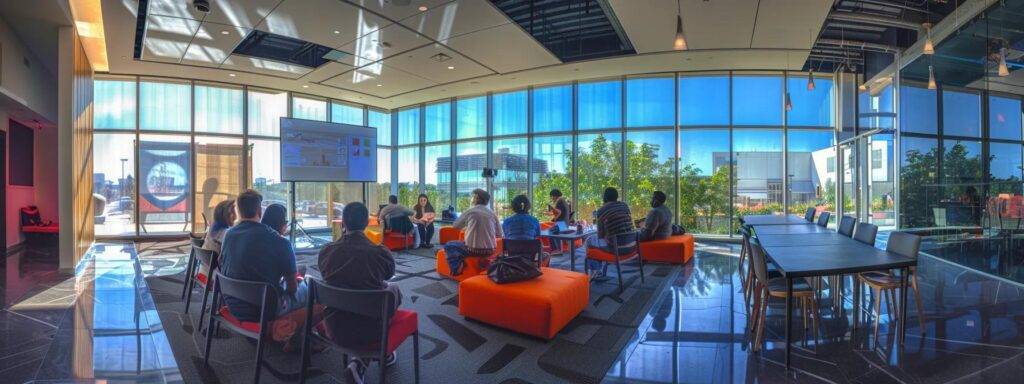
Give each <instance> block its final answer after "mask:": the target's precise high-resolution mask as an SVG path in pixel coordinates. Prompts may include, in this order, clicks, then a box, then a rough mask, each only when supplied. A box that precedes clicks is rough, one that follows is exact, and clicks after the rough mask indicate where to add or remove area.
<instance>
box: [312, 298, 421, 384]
mask: <svg viewBox="0 0 1024 384" xmlns="http://www.w3.org/2000/svg"><path fill="white" fill-rule="evenodd" d="M306 281H307V284H309V299H308V300H307V302H306V324H313V307H314V305H322V306H324V308H325V309H335V310H339V311H343V312H345V313H352V314H355V315H359V316H365V317H368V318H371V319H380V325H381V334H380V338H379V339H378V341H377V342H376V343H374V344H372V345H366V346H350V345H341V344H339V343H336V342H334V341H333V340H331V339H330V338H329V337H327V336H326V335H324V334H321V332H323V331H326V329H323V328H322V327H321V326H320V325H323V326H324V327H326V326H327V324H325V323H323V322H321V323H320V325H316V326H307V327H306V331H305V334H304V335H303V339H302V368H301V370H300V371H301V372H300V377H299V382H300V383H304V382H306V368H307V367H309V365H310V358H311V355H312V354H311V353H310V343H311V342H312V341H313V340H314V339H315V340H316V341H318V342H321V343H325V344H327V345H329V346H331V347H332V348H335V349H338V350H339V351H340V352H341V353H342V363H343V364H344V365H345V366H348V359H349V356H350V355H351V356H352V357H354V358H358V359H377V362H378V364H379V365H380V382H381V383H384V382H385V381H386V379H387V374H386V373H387V372H386V371H387V365H386V364H385V363H384V362H385V361H387V357H388V355H389V354H391V353H394V351H395V350H396V349H398V346H399V345H401V344H402V343H403V342H405V340H406V339H408V337H409V336H412V350H413V355H415V356H414V360H413V370H414V372H415V375H416V377H415V380H416V383H419V382H420V332H419V323H418V321H419V320H418V318H419V315H418V314H417V313H416V312H414V311H408V310H401V309H400V310H396V311H392V308H394V307H395V304H394V303H395V300H397V298H396V297H395V295H394V293H393V292H391V291H389V290H386V289H385V290H352V289H344V288H338V287H334V286H331V285H328V284H326V283H324V282H322V281H319V280H317V279H313V278H309V279H307V280H306Z"/></svg>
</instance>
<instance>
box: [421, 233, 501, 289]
mask: <svg viewBox="0 0 1024 384" xmlns="http://www.w3.org/2000/svg"><path fill="white" fill-rule="evenodd" d="M499 254H501V239H498V249H496V250H495V251H494V255H491V257H489V258H488V259H490V260H491V261H493V260H494V258H495V257H497V255H499ZM435 256H436V257H437V274H438V275H441V277H447V278H449V279H452V280H455V281H463V280H466V279H468V278H470V277H473V276H476V275H479V274H483V273H487V268H484V267H482V266H481V265H480V261H481V259H483V258H482V257H467V258H466V259H465V260H463V263H465V264H466V265H465V266H464V267H462V273H461V274H459V275H458V276H452V270H451V268H450V267H449V266H448V259H447V257H446V254H445V253H444V248H441V249H439V250H437V254H436V255H435Z"/></svg>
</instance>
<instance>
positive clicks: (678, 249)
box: [640, 234, 693, 264]
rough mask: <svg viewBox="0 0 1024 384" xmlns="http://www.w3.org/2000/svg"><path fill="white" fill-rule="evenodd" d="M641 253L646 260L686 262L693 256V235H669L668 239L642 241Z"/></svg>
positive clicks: (674, 262) (673, 262)
mask: <svg viewBox="0 0 1024 384" xmlns="http://www.w3.org/2000/svg"><path fill="white" fill-rule="evenodd" d="M640 255H642V256H643V258H644V261H653V262H656V263H672V264H686V262H688V261H690V259H692V258H693V235H690V234H685V235H677V236H669V237H668V238H667V239H662V240H652V241H644V242H641V243H640Z"/></svg>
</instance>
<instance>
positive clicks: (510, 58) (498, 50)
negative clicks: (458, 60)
mask: <svg viewBox="0 0 1024 384" xmlns="http://www.w3.org/2000/svg"><path fill="white" fill-rule="evenodd" d="M448 46H449V47H451V48H452V49H454V50H456V51H458V52H461V53H464V54H466V55H468V56H469V57H472V58H473V59H474V60H476V61H478V62H480V63H482V64H484V65H486V66H488V67H490V68H491V69H493V70H495V71H497V72H498V73H505V72H511V71H518V70H522V69H527V68H533V67H540V66H545V65H553V64H558V63H560V61H559V60H558V59H557V58H555V56H554V55H552V54H551V52H548V50H547V49H545V48H544V47H543V46H541V45H540V44H538V43H537V41H536V40H534V39H533V37H531V36H530V35H527V34H526V32H523V30H522V29H520V28H519V26H518V25H516V24H511V23H510V24H504V25H501V26H497V27H494V28H490V29H485V30H483V31H478V32H473V33H470V34H466V35H462V36H457V37H453V38H451V39H449V40H448Z"/></svg>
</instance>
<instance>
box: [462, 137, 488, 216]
mask: <svg viewBox="0 0 1024 384" xmlns="http://www.w3.org/2000/svg"><path fill="white" fill-rule="evenodd" d="M486 166H487V143H486V142H484V141H470V142H464V143H457V144H456V145H455V171H456V172H455V207H456V209H458V210H459V211H460V212H461V211H464V210H466V209H469V208H470V205H471V204H472V198H471V196H472V192H473V190H474V189H476V188H480V189H487V181H486V180H485V179H484V178H483V177H482V176H481V175H480V173H481V172H482V171H483V170H484V167H486Z"/></svg>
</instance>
